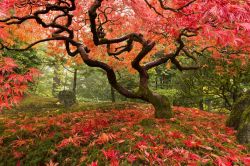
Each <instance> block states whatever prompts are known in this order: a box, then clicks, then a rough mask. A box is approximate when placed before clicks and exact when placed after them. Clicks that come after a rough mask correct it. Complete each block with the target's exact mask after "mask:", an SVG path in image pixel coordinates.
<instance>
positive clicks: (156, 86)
mask: <svg viewBox="0 0 250 166" xmlns="http://www.w3.org/2000/svg"><path fill="white" fill-rule="evenodd" d="M157 88H158V77H157V75H156V77H155V89H156V90H157Z"/></svg>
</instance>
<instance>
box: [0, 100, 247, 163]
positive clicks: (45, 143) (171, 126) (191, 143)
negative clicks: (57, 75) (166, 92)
mask: <svg viewBox="0 0 250 166" xmlns="http://www.w3.org/2000/svg"><path fill="white" fill-rule="evenodd" d="M173 109H174V113H175V115H174V117H173V118H171V119H169V120H165V119H155V118H154V116H153V115H154V110H153V108H152V107H151V106H150V105H147V104H138V103H127V102H125V103H115V104H112V103H79V104H77V105H75V106H73V107H72V108H68V109H66V108H62V107H61V106H59V105H57V104H56V100H55V99H49V98H47V99H46V98H36V97H35V98H32V99H27V100H26V101H24V102H23V103H22V104H21V105H20V106H19V107H18V109H16V110H12V111H6V112H5V113H3V114H1V115H0V165H1V166H11V165H17V166H20V165H21V166H22V165H25V166H26V165H27V166H29V165H30V166H36V165H47V166H58V165H65V166H66V165H69V166H73V165H92V166H96V165H113V166H115V165H170V166H173V165H220V166H229V165H250V154H249V152H250V151H249V148H247V147H245V146H243V145H239V144H238V143H237V142H236V138H235V131H234V130H232V129H231V128H227V127H226V126H225V121H226V118H227V115H223V114H217V113H210V112H205V111H201V110H197V109H193V108H184V107H173Z"/></svg>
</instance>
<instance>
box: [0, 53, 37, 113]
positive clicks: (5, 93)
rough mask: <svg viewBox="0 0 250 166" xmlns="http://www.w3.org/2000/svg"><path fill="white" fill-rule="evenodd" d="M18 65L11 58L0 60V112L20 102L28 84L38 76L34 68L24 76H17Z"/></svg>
mask: <svg viewBox="0 0 250 166" xmlns="http://www.w3.org/2000/svg"><path fill="white" fill-rule="evenodd" d="M17 68H18V65H17V64H16V63H15V61H14V60H13V59H11V58H2V59H0V111H2V110H3V109H4V108H7V109H10V108H11V107H12V106H13V105H15V104H17V103H18V102H20V100H21V99H22V98H23V95H24V92H25V91H26V90H27V88H28V83H29V82H32V81H33V77H34V76H35V75H37V74H38V71H37V70H36V69H34V68H31V69H29V71H28V72H26V73H25V74H18V73H17V72H16V69H17Z"/></svg>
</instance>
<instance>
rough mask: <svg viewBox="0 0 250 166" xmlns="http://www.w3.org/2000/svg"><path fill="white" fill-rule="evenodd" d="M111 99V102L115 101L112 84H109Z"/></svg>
mask: <svg viewBox="0 0 250 166" xmlns="http://www.w3.org/2000/svg"><path fill="white" fill-rule="evenodd" d="M111 101H112V102H113V103H114V102H115V90H114V88H113V87H112V86H111Z"/></svg>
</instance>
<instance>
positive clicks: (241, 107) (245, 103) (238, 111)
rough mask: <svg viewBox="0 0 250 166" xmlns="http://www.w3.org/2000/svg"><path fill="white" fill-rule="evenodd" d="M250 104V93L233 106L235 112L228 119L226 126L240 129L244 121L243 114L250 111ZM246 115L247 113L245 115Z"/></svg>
mask: <svg viewBox="0 0 250 166" xmlns="http://www.w3.org/2000/svg"><path fill="white" fill-rule="evenodd" d="M249 104H250V91H248V92H247V93H246V95H244V96H242V97H241V98H240V99H239V100H238V101H237V102H236V103H235V104H234V106H233V110H232V112H231V114H230V117H229V118H228V120H227V122H226V124H227V126H229V127H233V128H234V129H238V128H239V126H240V123H241V121H242V120H243V121H244V119H242V118H244V117H243V116H245V115H243V113H244V112H245V110H247V109H248V107H249ZM244 114H245V113H244Z"/></svg>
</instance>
